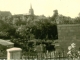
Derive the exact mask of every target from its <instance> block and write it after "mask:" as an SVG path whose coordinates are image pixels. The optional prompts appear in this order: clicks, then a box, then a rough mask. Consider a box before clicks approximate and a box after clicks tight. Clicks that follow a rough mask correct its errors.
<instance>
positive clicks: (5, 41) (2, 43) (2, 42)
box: [0, 39, 14, 46]
mask: <svg viewBox="0 0 80 60" xmlns="http://www.w3.org/2000/svg"><path fill="white" fill-rule="evenodd" d="M0 44H1V45H4V46H7V45H13V44H14V43H12V42H10V41H9V40H3V39H0Z"/></svg>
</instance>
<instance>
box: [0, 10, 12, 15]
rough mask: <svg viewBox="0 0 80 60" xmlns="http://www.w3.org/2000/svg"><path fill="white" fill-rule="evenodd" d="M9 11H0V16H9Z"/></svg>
mask: <svg viewBox="0 0 80 60" xmlns="http://www.w3.org/2000/svg"><path fill="white" fill-rule="evenodd" d="M11 15H12V14H11V13H10V11H0V16H11Z"/></svg>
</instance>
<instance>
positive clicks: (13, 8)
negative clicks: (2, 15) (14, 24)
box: [0, 0, 80, 17]
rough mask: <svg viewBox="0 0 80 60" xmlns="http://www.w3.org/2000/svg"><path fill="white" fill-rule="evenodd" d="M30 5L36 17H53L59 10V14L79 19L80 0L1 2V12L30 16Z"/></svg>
mask: <svg viewBox="0 0 80 60" xmlns="http://www.w3.org/2000/svg"><path fill="white" fill-rule="evenodd" d="M30 4H32V7H33V9H34V14H35V15H45V16H52V15H53V10H55V9H57V10H58V13H59V14H62V15H65V16H70V17H77V16H78V14H79V12H80V7H79V6H80V0H0V11H10V12H11V13H12V14H28V12H29V9H30Z"/></svg>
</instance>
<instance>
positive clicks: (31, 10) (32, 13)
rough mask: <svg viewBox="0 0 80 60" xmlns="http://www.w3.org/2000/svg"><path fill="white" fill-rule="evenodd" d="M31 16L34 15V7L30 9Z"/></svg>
mask: <svg viewBox="0 0 80 60" xmlns="http://www.w3.org/2000/svg"><path fill="white" fill-rule="evenodd" d="M29 15H32V16H33V15H34V10H33V8H32V5H30V9H29Z"/></svg>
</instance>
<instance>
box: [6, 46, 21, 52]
mask: <svg viewBox="0 0 80 60" xmlns="http://www.w3.org/2000/svg"><path fill="white" fill-rule="evenodd" d="M21 50H22V49H21V48H17V47H13V48H10V49H7V51H21Z"/></svg>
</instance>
